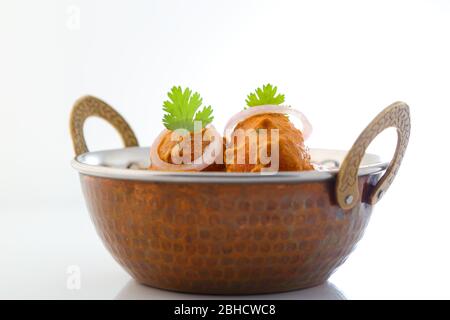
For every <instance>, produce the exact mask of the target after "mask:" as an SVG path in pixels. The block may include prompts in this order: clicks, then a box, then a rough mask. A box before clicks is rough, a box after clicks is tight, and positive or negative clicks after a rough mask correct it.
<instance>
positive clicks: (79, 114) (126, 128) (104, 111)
mask: <svg viewBox="0 0 450 320" xmlns="http://www.w3.org/2000/svg"><path fill="white" fill-rule="evenodd" d="M92 116H96V117H100V118H103V119H105V120H106V121H107V122H109V123H110V124H111V125H112V126H113V127H114V128H115V129H116V130H117V131H118V132H119V134H120V136H121V137H122V140H123V143H124V144H125V146H126V147H135V146H138V145H139V143H138V141H137V138H136V136H135V134H134V132H133V130H132V129H131V127H130V125H129V124H128V123H127V122H126V121H125V119H124V118H123V117H122V116H121V115H120V114H119V113H118V112H117V111H116V110H114V109H113V108H112V107H111V106H109V105H108V104H107V103H106V102H104V101H102V100H100V99H98V98H95V97H92V96H85V97H82V98H80V99H78V100H77V101H76V102H75V104H74V106H73V109H72V113H71V115H70V134H71V136H72V142H73V148H74V150H75V154H76V155H77V156H78V155H80V154H82V153H86V152H88V151H89V150H88V148H87V146H86V140H85V139H84V132H83V127H84V122H85V121H86V119H87V118H89V117H92Z"/></svg>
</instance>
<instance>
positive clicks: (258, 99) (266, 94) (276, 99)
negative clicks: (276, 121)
mask: <svg viewBox="0 0 450 320" xmlns="http://www.w3.org/2000/svg"><path fill="white" fill-rule="evenodd" d="M245 102H246V103H247V106H249V107H256V106H262V105H266V104H276V105H278V104H281V103H283V102H284V94H278V95H277V87H276V86H272V85H271V84H270V83H268V84H266V85H263V87H262V89H261V88H258V89H256V90H255V92H252V93H250V94H249V95H248V96H247V99H246V100H245Z"/></svg>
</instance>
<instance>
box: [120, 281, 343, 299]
mask: <svg viewBox="0 0 450 320" xmlns="http://www.w3.org/2000/svg"><path fill="white" fill-rule="evenodd" d="M116 299H117V300H197V299H198V300H224V299H225V300H229V299H233V300H236V299H237V300H346V297H345V296H344V294H343V293H342V292H341V291H340V290H339V289H338V288H336V286H335V285H333V284H332V283H331V282H326V283H324V284H322V285H320V286H317V287H313V288H308V289H304V290H297V291H289V292H283V293H275V294H261V295H236V296H223V295H201V294H188V293H180V292H172V291H166V290H161V289H156V288H152V287H148V286H144V285H142V284H139V283H138V282H136V281H135V280H133V279H131V280H130V281H128V283H127V284H126V285H125V286H124V287H123V288H122V290H120V291H119V293H118V294H117V296H116Z"/></svg>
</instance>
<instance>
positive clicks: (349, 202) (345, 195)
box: [336, 102, 411, 209]
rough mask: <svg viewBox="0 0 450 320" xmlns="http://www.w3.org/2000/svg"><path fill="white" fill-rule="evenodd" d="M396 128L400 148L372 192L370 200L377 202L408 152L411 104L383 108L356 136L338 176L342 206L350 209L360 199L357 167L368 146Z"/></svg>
mask: <svg viewBox="0 0 450 320" xmlns="http://www.w3.org/2000/svg"><path fill="white" fill-rule="evenodd" d="M390 127H394V128H396V129H397V137H398V139H397V148H396V150H395V154H394V157H393V159H392V160H391V163H390V164H389V166H388V168H387V169H386V172H385V174H384V175H383V177H382V178H381V179H380V180H379V181H378V183H377V184H376V186H375V187H374V189H373V191H372V193H371V194H370V195H369V201H368V202H369V203H370V204H375V203H376V202H377V201H378V200H379V199H380V198H381V196H382V195H383V194H384V193H385V192H386V190H387V189H388V188H389V186H390V185H391V183H392V181H393V180H394V178H395V176H396V174H397V171H398V169H399V167H400V164H401V162H402V159H403V155H404V154H405V151H406V147H407V145H408V140H409V134H410V130H411V120H410V115H409V107H408V105H407V104H406V103H404V102H395V103H393V104H391V105H390V106H389V107H387V108H386V109H384V110H383V111H382V112H381V113H380V114H378V116H377V117H376V118H375V119H374V120H373V121H372V122H371V123H370V124H369V125H368V126H367V128H366V129H364V131H363V132H362V133H361V134H360V136H359V137H358V139H356V141H355V143H354V144H353V146H352V148H351V149H350V151H349V152H348V154H347V156H346V157H345V159H344V161H343V162H342V165H341V169H340V170H339V173H338V175H337V181H336V198H337V202H338V204H339V206H340V207H341V208H343V209H351V208H353V207H354V206H355V205H356V204H357V203H358V202H359V197H360V195H359V190H358V168H359V166H360V164H361V160H362V158H363V156H364V154H365V152H366V149H367V147H368V146H369V144H370V143H371V142H372V140H373V139H375V137H377V136H378V134H380V133H381V132H382V131H384V130H385V129H387V128H390Z"/></svg>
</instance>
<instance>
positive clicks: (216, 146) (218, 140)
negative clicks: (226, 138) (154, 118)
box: [150, 126, 222, 171]
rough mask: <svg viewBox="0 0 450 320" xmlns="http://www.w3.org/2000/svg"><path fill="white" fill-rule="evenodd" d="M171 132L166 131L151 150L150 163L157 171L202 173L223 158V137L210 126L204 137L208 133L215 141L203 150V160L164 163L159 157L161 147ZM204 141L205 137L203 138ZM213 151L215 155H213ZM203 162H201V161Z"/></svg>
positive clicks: (156, 140)
mask: <svg viewBox="0 0 450 320" xmlns="http://www.w3.org/2000/svg"><path fill="white" fill-rule="evenodd" d="M170 132H171V131H170V130H167V129H164V130H163V131H162V132H161V133H160V134H159V135H158V137H157V138H156V139H155V141H154V142H153V144H152V146H151V148H150V161H151V165H152V166H154V167H155V168H156V169H157V170H162V171H202V170H203V169H205V168H206V167H208V166H209V165H211V164H213V163H214V162H215V161H216V160H217V159H219V158H220V157H221V156H222V137H221V136H220V134H219V132H218V131H217V130H216V128H215V127H214V126H208V127H207V128H206V131H205V133H204V134H203V135H206V134H207V133H208V134H209V135H210V136H214V140H213V141H211V143H210V144H209V145H208V146H207V147H206V148H205V150H203V154H202V156H201V158H202V159H200V158H197V159H194V161H191V162H189V163H186V164H173V163H169V162H166V161H163V160H162V159H161V158H160V156H159V152H158V150H159V145H160V144H161V141H162V139H163V138H164V137H165V135H166V134H168V133H170ZM202 139H203V136H202ZM211 151H213V152H214V153H212V152H211ZM199 160H201V161H199Z"/></svg>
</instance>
